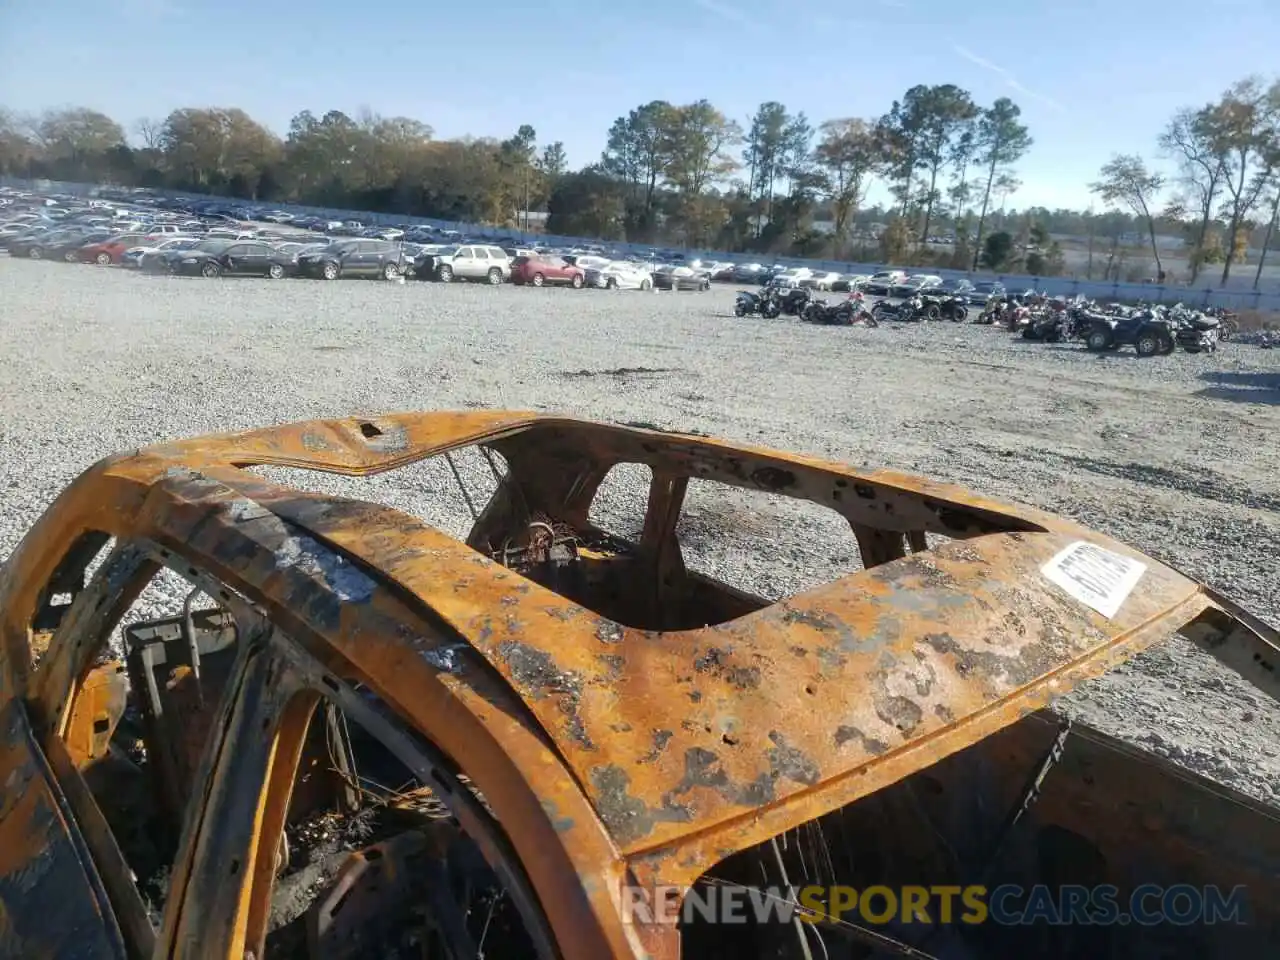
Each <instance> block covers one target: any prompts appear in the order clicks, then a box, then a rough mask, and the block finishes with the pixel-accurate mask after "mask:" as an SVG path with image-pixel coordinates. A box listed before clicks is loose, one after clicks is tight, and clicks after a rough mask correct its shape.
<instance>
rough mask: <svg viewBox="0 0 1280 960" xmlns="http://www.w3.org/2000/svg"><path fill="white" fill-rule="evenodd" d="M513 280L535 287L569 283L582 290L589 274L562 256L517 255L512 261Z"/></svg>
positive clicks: (513, 281)
mask: <svg viewBox="0 0 1280 960" xmlns="http://www.w3.org/2000/svg"><path fill="white" fill-rule="evenodd" d="M511 282H512V283H518V284H526V283H530V284H533V285H534V286H535V287H541V286H545V285H546V284H548V283H567V284H568V285H569V286H571V287H573V288H574V289H575V290H580V289H582V286H583V284H585V283H586V282H587V274H586V271H585V270H583V269H582V268H581V267H575V266H574V265H573V264H571V263H569V262H568V261H567V260H562V259H561V258H560V257H546V258H542V257H516V258H515V259H514V260H512V261H511Z"/></svg>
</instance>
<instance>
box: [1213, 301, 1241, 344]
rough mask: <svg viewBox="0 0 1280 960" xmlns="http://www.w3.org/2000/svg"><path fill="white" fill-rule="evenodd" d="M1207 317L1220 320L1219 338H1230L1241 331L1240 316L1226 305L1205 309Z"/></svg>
mask: <svg viewBox="0 0 1280 960" xmlns="http://www.w3.org/2000/svg"><path fill="white" fill-rule="evenodd" d="M1204 315H1205V316H1206V317H1214V318H1216V319H1217V320H1218V339H1219V340H1223V341H1226V340H1230V339H1231V338H1232V337H1234V336H1235V335H1236V334H1237V333H1239V332H1240V318H1239V317H1238V316H1236V314H1234V313H1232V312H1231V311H1230V310H1228V309H1227V308H1226V307H1210V308H1209V309H1207V310H1205V311H1204Z"/></svg>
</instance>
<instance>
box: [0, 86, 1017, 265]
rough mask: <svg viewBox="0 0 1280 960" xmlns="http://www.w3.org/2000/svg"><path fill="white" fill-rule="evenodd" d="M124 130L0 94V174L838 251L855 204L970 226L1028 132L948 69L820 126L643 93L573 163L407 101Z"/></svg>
mask: <svg viewBox="0 0 1280 960" xmlns="http://www.w3.org/2000/svg"><path fill="white" fill-rule="evenodd" d="M129 132H130V133H132V134H133V135H134V137H133V143H132V144H131V143H130V138H129V136H128V135H127V134H126V130H125V128H124V127H123V126H122V125H121V124H120V123H119V122H118V121H116V120H113V119H112V118H110V117H108V116H105V115H104V114H102V113H99V112H97V111H94V110H90V109H87V108H82V107H77V108H67V109H61V110H51V111H47V112H45V113H44V114H42V115H40V116H38V117H20V116H17V115H16V114H14V113H13V112H12V111H5V110H3V109H0V174H4V175H9V176H20V177H31V178H41V177H44V178H50V179H58V180H80V181H90V182H99V183H111V184H120V185H126V186H142V187H155V188H171V189H178V190H188V191H195V192H201V193H210V194H217V195H225V196H230V197H237V198H243V199H248V200H256V201H266V202H272V201H275V202H284V201H292V202H298V203H304V204H312V205H316V206H329V207H339V208H349V209H365V210H372V211H377V212H385V213H401V214H406V215H417V216H428V217H438V218H441V219H447V220H460V221H469V222H485V223H492V224H496V225H509V226H513V227H518V226H521V223H520V216H521V212H522V211H526V210H530V209H533V210H545V211H546V212H547V214H548V218H547V219H548V222H547V229H548V231H549V232H553V233H561V234H568V235H589V236H599V237H602V238H605V239H617V240H623V239H625V240H630V241H636V242H658V241H665V242H672V243H684V244H687V245H690V246H711V247H719V248H724V249H731V250H736V251H761V252H773V253H781V252H787V253H794V254H796V255H817V254H821V253H830V254H833V255H836V256H840V255H847V254H849V253H850V251H851V249H852V247H853V245H854V241H855V236H854V235H855V232H856V231H855V228H856V227H857V226H858V225H859V224H862V223H866V222H867V219H868V217H871V218H874V219H890V220H892V221H893V222H894V223H899V222H900V223H899V226H898V227H896V228H895V229H894V230H893V231H886V232H887V233H890V236H889V239H888V241H887V242H888V243H889V244H891V245H892V244H899V243H901V242H905V243H906V245H907V246H908V247H910V246H911V245H913V244H915V243H919V242H920V241H922V240H924V239H925V238H926V237H928V236H929V235H930V234H932V233H935V232H949V231H953V230H954V229H955V228H956V223H955V216H954V215H955V212H956V211H962V212H963V211H967V210H969V209H970V208H973V210H974V211H976V224H977V227H976V229H977V232H978V234H981V232H982V231H983V230H984V229H985V228H986V226H987V224H988V222H989V214H991V213H992V212H993V211H994V210H995V209H996V208H997V207H999V206H1003V205H1004V203H1005V202H1006V201H1007V199H1008V197H1009V196H1010V195H1011V194H1012V193H1013V192H1014V191H1015V190H1016V189H1017V179H1016V177H1015V176H1014V173H1013V166H1014V164H1015V163H1016V162H1017V161H1018V160H1019V159H1020V158H1021V157H1022V156H1023V155H1024V154H1025V153H1026V151H1027V149H1028V148H1029V147H1030V145H1031V138H1030V136H1029V135H1028V133H1027V130H1026V127H1025V126H1024V125H1023V124H1022V123H1021V120H1020V111H1019V108H1018V106H1017V105H1016V104H1014V103H1013V102H1012V101H1011V100H1008V99H1007V98H1002V99H1000V100H997V101H996V102H995V103H994V104H992V105H991V106H988V107H983V106H981V105H979V104H977V103H975V102H974V100H973V98H972V96H971V95H970V94H969V93H968V92H967V91H965V90H962V89H961V88H959V87H957V86H955V85H953V84H942V85H938V86H915V87H912V88H911V89H910V90H908V91H906V93H905V94H904V95H903V97H902V98H901V99H900V100H897V101H894V103H893V104H892V106H891V108H890V109H889V111H887V112H886V113H885V115H884V116H881V117H875V118H840V119H833V120H827V121H825V122H822V123H818V124H814V123H813V122H811V121H810V120H809V118H808V117H806V115H805V114H804V113H803V112H792V111H791V110H789V109H788V108H787V107H786V106H785V105H784V104H781V103H777V102H768V103H763V104H761V105H760V107H759V109H758V110H757V111H756V113H755V115H754V116H753V117H751V118H750V120H749V121H748V122H747V123H745V124H741V123H739V122H737V121H736V120H733V119H731V118H729V117H727V116H726V115H725V114H724V113H723V112H722V111H720V110H719V109H717V108H716V107H715V106H714V105H712V104H711V103H710V102H708V101H706V100H699V101H696V102H694V103H689V104H672V103H668V102H666V101H661V100H657V101H652V102H649V103H645V104H641V105H639V106H637V107H636V108H635V109H633V110H630V111H628V113H627V114H626V115H624V116H621V117H619V118H618V119H617V120H616V121H615V122H614V123H613V125H612V127H610V129H609V130H608V133H607V141H606V147H605V150H604V151H603V153H602V155H601V157H600V159H599V160H598V161H597V162H595V163H592V164H589V165H587V166H586V167H584V168H582V169H579V170H570V169H568V165H567V163H566V159H565V151H564V146H563V144H561V143H558V142H553V143H546V144H540V143H539V142H538V137H537V133H536V131H535V130H534V128H533V127H532V126H529V125H525V126H521V127H520V128H519V129H518V130H516V131H515V133H514V134H513V135H512V136H511V137H509V138H507V139H496V138H475V137H464V138H459V139H453V140H443V139H437V138H436V137H434V135H433V131H432V129H431V128H430V127H429V126H428V125H427V124H425V123H422V122H420V121H418V120H413V119H410V118H406V117H383V116H379V115H377V114H374V113H366V114H363V115H360V116H356V117H351V116H348V115H347V114H345V113H342V112H340V111H336V110H332V111H329V112H328V113H325V114H323V115H319V116H317V115H316V114H314V113H312V112H310V111H303V112H302V113H300V114H298V115H297V116H296V117H294V118H293V120H292V121H291V123H290V125H289V130H288V132H287V133H286V135H285V136H284V137H283V138H282V137H279V136H277V135H276V134H275V133H273V132H272V131H271V130H269V129H268V128H267V127H265V126H263V125H262V124H260V123H258V122H257V121H255V120H254V119H253V118H252V117H250V116H249V115H248V114H246V113H245V112H244V111H243V110H240V109H236V108H196V107H186V108H182V109H178V110H174V111H173V112H172V113H171V114H169V116H168V117H166V118H164V119H163V120H145V119H144V120H140V121H138V122H137V123H136V124H134V125H133V127H132V129H131V131H129ZM876 180H881V181H883V182H885V183H887V184H888V185H889V186H890V187H891V189H892V196H893V197H894V203H893V205H892V206H891V207H890V208H888V209H885V208H879V207H875V208H867V207H866V205H865V201H866V197H867V192H868V190H869V188H870V187H871V185H872V183H873V182H875V181H876ZM962 215H963V213H962ZM819 220H828V221H830V222H832V223H833V224H834V231H833V232H830V233H827V232H823V231H820V230H817V229H815V227H814V223H815V221H819ZM966 256H967V254H966Z"/></svg>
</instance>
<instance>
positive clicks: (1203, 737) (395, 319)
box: [0, 258, 1280, 804]
mask: <svg viewBox="0 0 1280 960" xmlns="http://www.w3.org/2000/svg"><path fill="white" fill-rule="evenodd" d="M734 289H735V288H733V287H722V288H717V289H715V290H713V291H712V292H710V293H706V294H698V293H651V294H642V293H627V292H618V293H613V292H603V291H580V292H577V291H571V290H534V289H518V288H514V287H502V288H498V289H492V288H488V287H482V286H470V285H467V286H464V285H452V286H442V285H437V284H423V283H414V282H409V283H407V284H403V285H400V284H386V283H379V282H368V281H344V282H338V283H322V282H308V281H279V282H270V281H257V280H221V281H204V280H198V279H192V280H181V279H171V278H167V277H165V278H161V277H148V276H138V275H134V274H130V273H127V272H124V271H121V270H114V269H111V270H107V269H101V268H97V267H89V266H66V265H63V264H53V263H31V262H26V261H9V260H7V259H4V258H0V494H2V495H3V506H4V509H3V510H2V511H0V557H5V556H7V555H8V553H9V551H10V550H12V548H13V547H14V546H15V545H16V543H17V541H18V539H19V537H20V536H21V535H22V533H23V531H24V530H25V529H26V528H27V527H28V525H29V524H30V523H31V522H32V521H33V520H35V518H36V517H37V516H38V514H39V513H40V512H41V511H42V510H43V509H44V508H45V507H46V506H47V505H48V503H49V502H50V500H52V498H53V497H54V496H55V495H56V494H57V493H58V491H59V490H60V489H61V488H62V487H63V485H65V484H66V483H67V482H68V481H69V480H71V479H72V477H74V476H75V475H76V474H77V473H78V472H79V471H80V470H82V469H83V468H84V467H87V466H88V465H89V464H91V463H92V462H93V461H95V460H96V459H98V458H99V457H101V456H104V455H106V454H108V453H112V452H115V451H118V450H122V449H129V448H134V447H137V446H139V445H142V444H147V443H152V442H156V441H160V440H164V439H169V438H177V437H183V436H189V435H192V434H199V433H205V432H216V431H226V430H234V429H241V428H246V427H254V426H261V425H265V424H270V423H274V422H278V421H285V420H296V419H303V418H309V417H324V416H345V415H349V414H352V413H365V414H371V413H376V412H379V411H392V410H406V409H417V408H432V407H455V408H456V407H513V408H524V409H530V408H532V409H538V410H548V411H559V412H567V413H571V414H577V415H581V416H585V417H593V418H600V419H605V420H615V421H623V422H628V421H630V422H640V423H646V424H653V425H657V426H660V427H664V428H671V429H681V430H686V431H701V432H706V433H709V434H713V435H718V436H724V437H728V438H733V439H737V440H741V441H746V442H749V443H753V444H762V445H767V446H776V447H780V448H784V449H789V450H795V451H800V452H806V453H811V454H815V455H819V456H826V457H831V458H835V459H839V460H844V461H848V462H851V463H854V464H858V465H867V466H889V467H894V468H897V469H902V470H907V471H912V472H916V473H920V474H924V475H927V476H931V477H935V478H937V479H942V480H948V481H953V482H957V483H961V484H965V485H968V486H971V487H974V488H976V489H978V490H982V491H985V492H988V493H990V494H992V495H994V496H996V497H999V498H1003V499H1008V500H1021V501H1025V502H1029V503H1033V504H1035V505H1037V506H1040V507H1043V508H1047V509H1049V510H1053V511H1056V512H1058V513H1061V514H1065V515H1067V516H1070V517H1072V518H1074V519H1077V520H1079V521H1082V522H1084V523H1086V524H1089V525H1091V526H1094V527H1096V528H1097V529H1099V530H1102V531H1104V532H1106V533H1108V534H1110V535H1112V536H1115V537H1118V538H1120V539H1122V540H1125V541H1127V542H1129V543H1131V544H1133V545H1134V546H1136V547H1138V548H1139V549H1142V550H1144V551H1146V552H1148V553H1150V554H1152V555H1154V556H1156V557H1159V558H1161V559H1163V560H1166V561H1168V562H1171V563H1173V564H1175V565H1176V566H1178V567H1180V568H1182V569H1184V570H1185V571H1187V572H1188V573H1190V574H1192V575H1194V576H1197V577H1199V578H1200V579H1202V580H1205V581H1207V582H1208V583H1210V584H1212V585H1213V586H1215V587H1217V588H1219V589H1221V590H1223V591H1225V592H1226V593H1228V594H1230V595H1231V596H1233V597H1235V598H1237V599H1238V600H1240V601H1241V602H1243V603H1244V605H1245V606H1247V607H1249V608H1250V609H1252V610H1253V611H1254V612H1256V613H1257V614H1258V615H1260V616H1261V617H1263V618H1264V619H1266V620H1268V621H1269V622H1271V623H1273V624H1276V623H1280V598H1278V596H1277V590H1276V587H1277V583H1278V580H1280V578H1278V574H1280V561H1278V560H1277V552H1276V545H1277V544H1280V513H1278V512H1277V510H1278V508H1280V462H1278V457H1277V446H1276V443H1275V438H1276V437H1277V435H1280V351H1265V350H1260V349H1258V348H1256V347H1254V346H1248V345H1242V344H1225V345H1223V347H1222V349H1221V350H1220V351H1219V352H1218V353H1217V354H1216V355H1207V356H1192V355H1187V354H1183V353H1178V354H1176V355H1174V356H1172V357H1168V358H1158V359H1152V360H1139V359H1138V358H1136V357H1135V356H1134V354H1133V353H1132V352H1131V351H1125V352H1123V353H1118V354H1109V355H1105V356H1101V357H1095V356H1093V355H1091V354H1088V353H1086V352H1084V351H1083V350H1082V349H1080V348H1079V347H1076V346H1048V345H1040V344H1027V343H1024V342H1022V341H1020V340H1017V339H1014V338H1010V337H1009V335H1008V334H1006V333H1003V332H1002V331H999V330H996V329H992V328H987V327H977V326H970V325H953V324H945V323H942V324H905V325H896V324H886V325H883V326H881V327H880V328H878V329H874V330H868V329H863V328H829V327H812V326H808V325H803V324H799V323H797V322H795V321H789V320H775V321H763V320H759V319H747V320H737V319H735V318H733V316H732V313H731V307H732V301H733V291H734ZM461 466H462V468H463V470H464V473H465V474H466V475H467V477H468V478H469V482H470V483H471V484H472V486H473V489H474V490H475V493H476V495H477V496H483V495H484V493H487V492H488V491H489V490H491V489H492V479H491V478H490V477H489V476H488V474H487V468H486V467H485V466H484V464H483V461H482V460H481V459H480V458H479V455H478V454H477V455H476V456H475V457H474V458H472V459H471V460H467V461H464V462H463V463H462V464H461ZM641 479H642V478H640V477H639V476H637V472H636V471H623V470H621V469H620V470H619V471H618V472H616V473H615V474H613V475H611V477H610V480H609V482H608V483H607V484H606V488H605V491H604V495H603V496H602V498H601V501H600V509H601V511H602V513H603V517H604V519H606V520H608V521H611V522H612V523H613V525H614V526H615V528H620V529H618V532H620V533H627V532H629V531H628V527H632V526H634V524H635V523H636V522H637V520H638V517H639V515H640V512H641V510H642V506H641V503H642V499H641V498H642V494H641V490H642V488H641V487H640V486H639V484H640V482H641ZM307 485H308V486H311V487H313V488H320V489H329V490H334V491H344V492H347V493H350V494H354V495H356V496H363V497H365V498H367V499H373V500H379V501H381V502H385V503H389V504H392V505H395V506H399V507H402V508H407V509H411V510H413V511H415V512H417V513H418V514H419V515H421V516H424V517H426V518H427V519H429V520H431V521H433V522H435V523H438V524H440V525H441V526H443V527H444V528H446V529H448V530H450V531H451V532H454V533H455V534H457V533H461V532H462V531H463V530H464V529H465V525H466V521H467V513H466V510H465V505H464V501H463V500H462V499H461V497H460V496H459V494H458V492H457V490H456V487H455V486H454V485H453V481H452V478H451V476H450V474H449V473H448V471H447V468H446V467H445V466H444V465H443V464H439V463H430V464H423V465H419V466H417V467H414V468H411V469H409V470H406V471H401V472H398V473H396V474H394V475H391V476H389V477H382V478H374V479H369V480H352V479H334V478H321V479H320V480H319V481H315V480H311V481H309V482H308V484H307ZM682 533H683V536H684V539H685V542H686V544H687V547H688V550H689V554H690V557H689V559H690V563H691V565H692V566H694V567H698V568H701V569H704V570H707V571H709V572H713V573H715V574H716V575H718V576H720V577H722V578H723V579H726V580H728V581H730V582H734V583H738V584H741V585H743V586H746V587H748V588H750V589H753V590H755V591H757V592H759V593H762V594H764V595H766V596H770V597H779V596H783V595H785V594H788V593H791V592H794V591H796V590H799V589H803V588H805V587H807V586H810V585H813V584H816V583H818V582H822V581H824V580H827V579H829V578H831V577H833V576H837V575H839V574H840V573H842V572H847V571H849V570H853V569H857V567H858V557H857V551H856V548H855V546H854V543H853V540H852V537H851V536H850V534H849V531H848V528H847V526H846V525H845V524H844V523H843V521H842V520H841V519H840V518H838V517H836V516H835V515H834V514H831V513H828V512H827V511H825V510H823V509H821V508H818V507H815V506H812V505H805V504H794V503H791V502H788V501H783V500H779V499H778V498H773V497H769V496H767V495H764V494H759V495H757V494H751V493H745V492H737V491H727V492H726V491H719V490H716V489H714V488H712V489H708V488H703V487H698V486H697V485H696V482H695V485H694V486H693V487H692V488H691V492H690V497H689V505H688V516H687V517H686V520H685V522H684V529H683V531H682ZM181 592H182V590H181V585H180V584H178V583H175V582H170V581H161V582H158V583H156V584H154V585H153V586H152V587H151V588H149V590H148V593H147V594H146V595H145V596H144V597H143V599H142V601H140V603H139V604H138V605H136V606H135V610H134V611H133V613H132V616H133V617H143V616H157V615H165V614H168V613H170V612H172V611H173V610H174V604H175V603H176V602H177V600H178V599H179V598H180V596H181ZM1063 708H1064V709H1065V710H1067V711H1068V712H1070V713H1073V714H1074V715H1077V716H1080V717H1083V718H1085V719H1087V720H1089V721H1090V722H1092V723H1094V724H1095V725H1097V726H1100V727H1102V728H1104V729H1106V730H1108V731H1110V732H1113V733H1115V734H1118V735H1120V736H1122V737H1125V738H1127V739H1129V740H1131V741H1134V742H1137V743H1138V744H1140V745H1143V746H1145V747H1147V748H1149V749H1152V750H1155V751H1157V752H1159V753H1162V754H1165V755H1167V756H1171V757H1173V758H1175V759H1176V760H1178V761H1179V762H1181V763H1183V764H1185V765H1187V766H1188V767H1191V768H1192V769H1195V770H1197V771H1200V772H1202V773H1205V774H1207V775H1209V776H1211V777H1214V778H1216V779H1218V780H1219V781H1221V782H1224V783H1227V784H1230V785H1233V786H1236V787H1238V788H1240V789H1242V790H1244V791H1246V792H1249V793H1251V794H1253V795H1254V796H1257V797H1259V798H1261V799H1265V800H1268V801H1270V802H1273V803H1277V804H1280V757H1278V747H1280V708H1277V706H1276V704H1274V703H1272V702H1271V701H1269V700H1267V699H1266V698H1265V697H1263V696H1262V695H1260V694H1259V693H1258V692H1257V691H1256V690H1254V689H1253V688H1252V687H1249V686H1247V685H1245V684H1243V683H1242V682H1241V681H1239V680H1238V679H1237V678H1236V677H1235V676H1234V675H1232V674H1229V673H1227V672H1226V671H1224V670H1222V669H1221V668H1219V667H1218V666H1217V664H1216V663H1214V662H1213V661H1211V660H1209V659H1208V658H1207V657H1205V656H1203V655H1202V654H1200V653H1199V652H1198V651H1196V650H1194V649H1193V648H1191V647H1190V646H1189V645H1187V644H1185V643H1183V642H1181V641H1179V640H1177V639H1173V640H1171V641H1169V642H1167V643H1165V644H1163V645H1162V646H1161V647H1160V648H1158V649H1156V650H1154V651H1152V652H1149V653H1148V654H1146V655H1144V656H1142V657H1140V658H1139V659H1137V660H1135V661H1134V662H1133V663H1131V664H1130V665H1129V666H1127V667H1126V668H1124V669H1121V670H1117V671H1115V672H1113V673H1111V674H1109V675H1108V676H1106V677H1104V678H1102V679H1100V680H1097V681H1094V682H1092V683H1090V684H1088V685H1086V686H1085V687H1084V688H1081V689H1079V690H1077V691H1076V692H1075V693H1073V694H1072V695H1071V696H1070V697H1069V698H1068V699H1067V700H1066V701H1065V702H1064V704H1063Z"/></svg>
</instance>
